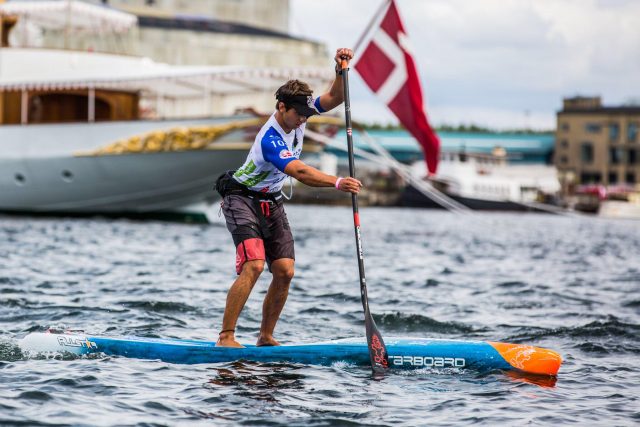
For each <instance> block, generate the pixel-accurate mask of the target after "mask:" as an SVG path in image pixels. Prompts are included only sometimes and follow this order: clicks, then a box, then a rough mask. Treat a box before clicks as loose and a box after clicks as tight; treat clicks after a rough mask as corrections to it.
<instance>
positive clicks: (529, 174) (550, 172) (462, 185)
mask: <svg viewBox="0 0 640 427" xmlns="http://www.w3.org/2000/svg"><path fill="white" fill-rule="evenodd" d="M412 170H413V175H414V176H417V177H425V176H426V166H425V164H424V162H422V161H421V162H416V163H414V165H413V166H412ZM429 180H430V181H431V183H432V184H433V185H434V187H435V188H437V189H438V190H440V191H442V192H443V193H445V194H446V195H447V196H449V197H451V198H452V199H454V200H455V201H457V202H459V203H461V204H463V205H465V206H467V207H469V208H471V209H474V210H516V211H519V210H521V211H524V210H553V207H545V206H544V205H542V204H541V203H540V202H545V201H546V200H545V199H547V198H552V197H553V196H554V195H555V194H557V193H558V191H559V190H560V183H559V181H558V178H557V172H556V169H555V167H553V166H550V165H543V164H510V163H509V162H508V161H507V157H506V153H504V152H503V150H499V149H498V150H496V151H495V152H494V153H492V154H475V153H465V152H443V153H442V154H441V158H440V163H439V165H438V172H437V174H436V175H435V176H434V177H430V178H429ZM403 203H404V204H405V205H408V206H423V207H438V205H437V204H436V203H435V202H432V201H430V200H429V199H428V198H427V197H426V196H424V195H423V194H422V193H419V192H418V191H417V190H415V189H413V188H412V187H411V188H409V189H408V190H407V192H406V193H405V194H404V195H403Z"/></svg>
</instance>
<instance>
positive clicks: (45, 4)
mask: <svg viewBox="0 0 640 427" xmlns="http://www.w3.org/2000/svg"><path fill="white" fill-rule="evenodd" d="M0 16H18V17H20V18H21V19H23V20H24V21H27V22H31V23H34V24H36V25H38V26H39V27H42V28H47V29H63V28H73V29H74V30H75V29H79V30H82V31H85V32H91V33H97V32H104V31H109V32H116V33H118V32H124V31H128V30H129V29H131V28H133V27H134V26H135V25H136V24H137V22H138V18H137V17H136V16H135V15H132V14H130V13H126V12H121V11H118V10H115V9H111V8H109V7H105V6H98V5H92V4H87V3H84V2H81V1H75V0H64V1H19V2H17V1H13V2H8V3H2V4H0Z"/></svg>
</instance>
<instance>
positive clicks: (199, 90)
mask: <svg viewBox="0 0 640 427" xmlns="http://www.w3.org/2000/svg"><path fill="white" fill-rule="evenodd" d="M333 77H334V76H333V72H332V69H331V68H329V67H322V68H315V67H314V68H310V67H304V68H255V67H239V66H215V67H214V66H174V65H169V64H162V63H157V62H153V61H152V60H151V59H149V58H139V57H132V56H124V55H112V54H105V53H95V52H73V51H65V50H55V49H29V48H8V49H0V91H3V90H5V91H6V90H34V89H40V90H41V89H50V90H53V89H86V88H93V89H101V88H102V89H111V90H124V91H141V92H143V93H147V94H157V95H160V96H162V97H164V98H173V99H188V98H198V97H202V96H203V94H212V95H227V94H240V93H250V92H262V91H265V90H271V89H272V88H275V87H278V86H280V85H281V84H282V83H283V82H284V81H286V80H287V79H289V78H299V79H302V80H305V81H307V82H308V83H310V84H311V85H312V87H316V88H318V89H320V88H323V89H324V88H326V86H327V84H328V83H329V82H330V81H331V80H332V79H333Z"/></svg>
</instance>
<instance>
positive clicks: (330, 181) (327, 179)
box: [284, 160, 362, 194]
mask: <svg viewBox="0 0 640 427" xmlns="http://www.w3.org/2000/svg"><path fill="white" fill-rule="evenodd" d="M284 173H286V174H287V175H289V176H292V177H294V178H295V179H297V180H298V181H300V182H302V183H303V184H306V185H308V186H310V187H336V188H337V189H338V190H340V191H344V192H345V193H356V194H357V193H358V192H359V191H360V187H362V183H361V182H360V181H358V180H357V179H355V178H350V177H346V178H338V177H337V176H333V175H327V174H326V173H324V172H321V171H319V170H318V169H316V168H314V167H312V166H309V165H307V164H305V163H304V162H302V161H301V160H292V161H291V162H289V164H287V166H286V167H285V168H284ZM338 179H339V180H340V181H339V183H338V186H336V182H337V181H338Z"/></svg>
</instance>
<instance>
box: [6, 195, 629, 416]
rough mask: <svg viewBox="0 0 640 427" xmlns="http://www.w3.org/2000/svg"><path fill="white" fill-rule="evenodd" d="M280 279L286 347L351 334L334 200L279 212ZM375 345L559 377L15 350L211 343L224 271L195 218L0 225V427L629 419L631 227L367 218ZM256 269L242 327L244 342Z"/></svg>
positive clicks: (220, 231)
mask: <svg viewBox="0 0 640 427" xmlns="http://www.w3.org/2000/svg"><path fill="white" fill-rule="evenodd" d="M287 210H288V216H289V221H290V223H291V225H292V230H293V233H294V236H295V238H296V257H297V262H296V276H295V278H294V281H293V284H292V288H291V291H290V295H289V300H288V303H287V305H286V307H285V310H284V312H283V315H282V318H281V321H280V322H279V324H278V327H277V329H276V332H277V338H278V339H279V340H280V341H281V342H282V343H302V342H315V341H326V340H330V339H334V338H347V337H361V336H363V335H364V322H363V314H362V306H361V301H360V291H359V284H358V268H357V262H356V258H355V252H356V251H355V243H354V230H353V222H352V214H351V209H350V208H349V207H321V206H300V205H289V206H288V207H287ZM361 223H362V238H363V245H364V255H365V268H366V273H367V284H368V291H369V299H370V307H371V310H372V312H373V313H374V318H375V320H376V322H377V324H378V327H379V329H380V330H381V332H382V335H383V337H384V336H408V337H429V338H447V339H463V340H491V341H505V342H515V343H527V344H532V345H536V346H540V347H546V348H550V349H553V350H555V351H557V352H559V353H560V354H561V355H562V356H563V359H564V363H563V365H562V367H561V368H560V372H559V375H558V377H557V380H556V381H553V380H549V379H545V378H542V379H541V378H529V377H523V376H513V375H511V376H510V375H507V374H506V373H504V372H488V373H478V372H473V371H465V370H457V371H452V370H447V371H442V370H437V369H435V370H434V369H420V370H414V371H394V372H391V373H389V374H388V375H386V376H385V377H384V378H381V379H374V378H372V375H371V372H370V370H369V369H367V368H363V367H355V366H350V365H347V364H340V363H338V364H334V365H333V366H330V367H322V366H306V365H297V364H286V363H252V362H244V361H238V362H233V363H222V364H209V365H207V364H205V365H175V364H168V363H164V362H160V361H153V360H151V361H149V360H135V359H127V358H121V357H107V356H92V357H71V356H69V355H64V354H55V355H43V354H22V353H21V351H20V350H19V348H18V346H17V343H18V339H20V338H21V337H23V336H25V335H26V334H28V333H29V332H35V331H45V330H47V329H48V328H51V327H53V328H62V329H64V328H70V329H82V330H85V331H87V332H88V333H93V334H101V335H111V336H121V335H138V336H147V337H174V338H189V339H206V340H215V339H216V338H217V332H218V331H219V329H220V324H221V320H222V311H223V309H224V303H225V297H226V292H227V290H228V287H229V285H230V284H231V283H232V281H233V280H234V278H235V268H234V264H235V253H234V248H233V244H232V241H231V238H230V236H229V234H228V232H227V230H226V228H225V226H224V223H223V222H222V219H218V220H217V221H215V222H214V223H213V224H210V225H189V224H176V223H167V222H156V221H129V220H113V219H101V218H90V219H77V218H76V219H65V218H57V219H55V218H29V217H12V216H1V217H0V384H1V386H0V425H2V426H11V425H28V426H45V425H46V426H49V425H97V426H111V425H140V426H143V425H145V426H150V425H230V426H232V425H233V426H235V425H274V426H275V425H287V426H289V425H293V426H296V425H299V426H302V425H304V426H324V425H376V426H378V425H380V426H387V425H388V426H391V425H393V426H398V425H407V426H412V425H487V426H493V425H510V426H511V425H577V426H585V425H602V426H610V425H616V426H624V425H638V423H640V400H639V399H640V372H639V369H638V361H639V360H640V262H639V261H638V260H639V259H640V226H639V225H638V223H637V222H634V221H613V220H603V219H598V218H592V217H573V216H556V215H543V214H513V213H483V214H471V215H455V214H451V213H447V212H441V211H433V210H422V209H395V208H387V209H384V208H363V209H361ZM268 276H269V274H268V272H265V274H264V275H263V277H262V278H261V279H260V281H259V282H258V284H257V285H256V287H255V289H254V292H253V294H252V295H251V297H250V299H249V301H248V303H247V306H246V307H245V310H244V311H243V313H242V316H241V318H240V322H239V327H238V337H239V339H240V341H241V342H246V343H254V342H255V340H256V337H257V331H258V329H259V326H260V319H261V309H262V298H263V297H264V295H265V293H266V289H267V286H268V283H269V280H268Z"/></svg>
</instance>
